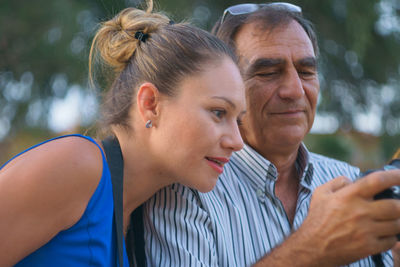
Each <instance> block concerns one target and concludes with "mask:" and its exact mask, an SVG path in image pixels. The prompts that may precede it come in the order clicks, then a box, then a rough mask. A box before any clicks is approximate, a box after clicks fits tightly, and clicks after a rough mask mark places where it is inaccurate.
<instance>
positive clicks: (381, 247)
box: [371, 236, 397, 254]
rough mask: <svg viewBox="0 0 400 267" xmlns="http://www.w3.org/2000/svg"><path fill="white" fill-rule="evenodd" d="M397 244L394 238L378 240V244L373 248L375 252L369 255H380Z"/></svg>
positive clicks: (388, 237)
mask: <svg viewBox="0 0 400 267" xmlns="http://www.w3.org/2000/svg"><path fill="white" fill-rule="evenodd" d="M396 242H397V238H396V236H387V237H382V238H379V241H378V244H377V245H376V246H375V252H373V253H371V254H376V253H380V252H383V251H387V250H389V249H391V248H392V247H393V246H394V245H395V244H396Z"/></svg>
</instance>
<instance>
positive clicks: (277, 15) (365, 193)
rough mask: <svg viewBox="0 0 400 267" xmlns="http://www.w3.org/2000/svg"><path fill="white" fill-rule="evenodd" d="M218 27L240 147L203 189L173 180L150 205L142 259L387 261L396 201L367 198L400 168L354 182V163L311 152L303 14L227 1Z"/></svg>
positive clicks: (313, 80)
mask: <svg viewBox="0 0 400 267" xmlns="http://www.w3.org/2000/svg"><path fill="white" fill-rule="evenodd" d="M214 32H215V33H216V35H217V36H219V37H220V38H222V39H223V40H224V41H226V42H227V43H228V44H230V45H231V46H232V48H233V49H234V50H235V52H236V54H237V55H238V57H239V67H240V69H241V72H242V75H243V78H244V80H245V84H246V90H247V91H246V98H247V113H246V115H245V117H244V119H243V123H242V125H241V134H242V136H243V139H244V141H245V143H246V145H245V147H244V149H243V150H241V151H239V152H237V153H235V154H234V155H233V156H232V159H231V161H230V162H229V163H228V164H226V165H225V168H224V173H223V174H222V175H221V176H220V179H219V181H218V182H217V185H216V188H215V189H214V190H213V191H211V192H210V193H205V194H202V193H199V192H197V191H195V190H191V189H189V188H186V187H184V186H182V185H178V184H175V185H173V186H171V187H169V188H166V189H165V190H161V191H160V192H159V193H158V194H157V195H156V196H155V197H154V198H152V199H151V200H150V201H149V202H148V203H147V204H146V205H145V208H144V216H145V229H146V231H145V240H146V254H147V258H148V262H149V264H150V265H151V266H249V265H252V264H256V265H257V266H337V265H344V264H351V263H353V262H355V261H358V262H357V263H355V264H356V265H355V266H374V264H376V265H379V264H385V265H388V266H391V265H392V264H393V262H392V258H391V255H390V253H388V252H384V253H382V254H379V253H380V252H382V251H386V250H389V249H390V248H391V247H393V246H394V245H395V243H396V238H395V234H396V233H398V232H400V223H399V218H400V203H399V202H398V201H396V200H381V201H373V196H374V195H375V194H377V193H378V192H380V191H382V190H383V189H385V188H387V187H390V186H392V185H394V184H399V183H400V174H399V172H384V173H382V172H381V173H374V174H371V175H369V176H367V177H365V178H363V179H360V180H359V181H357V182H354V183H352V182H351V181H350V180H349V179H348V178H345V177H344V176H346V177H349V178H350V179H352V180H355V179H356V178H357V177H358V175H359V170H358V169H357V168H355V167H352V166H350V165H348V164H346V163H344V162H340V161H337V160H334V159H330V158H327V157H323V156H321V155H317V154H314V153H310V152H309V151H308V150H307V149H306V147H305V146H304V144H303V143H302V141H303V139H304V137H305V135H306V134H307V133H308V132H309V130H310V129H311V126H312V124H313V121H314V116H315V110H316V105H317V98H318V93H319V82H318V73H317V59H316V57H317V53H318V47H317V40H316V38H315V34H314V31H313V29H312V27H311V24H310V23H309V22H308V21H307V20H305V19H304V18H303V17H302V15H301V9H300V8H299V7H297V6H294V5H291V4H285V3H274V4H263V5H257V4H243V5H237V6H233V7H230V8H228V9H227V10H226V11H225V13H224V15H223V16H222V18H221V19H220V20H219V22H217V24H216V27H215V29H214ZM334 177H338V178H336V179H334ZM311 197H312V198H313V200H312V201H311ZM293 232H294V233H293ZM373 254H378V255H376V256H374V257H369V255H373Z"/></svg>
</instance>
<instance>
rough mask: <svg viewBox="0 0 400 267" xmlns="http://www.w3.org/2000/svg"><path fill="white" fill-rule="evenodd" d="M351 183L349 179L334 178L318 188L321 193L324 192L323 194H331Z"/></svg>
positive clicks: (342, 177) (343, 177)
mask: <svg viewBox="0 0 400 267" xmlns="http://www.w3.org/2000/svg"><path fill="white" fill-rule="evenodd" d="M351 183H352V181H351V180H350V179H349V178H347V177H345V176H339V177H336V178H335V179H332V180H330V181H329V182H327V183H325V184H323V185H321V186H320V187H319V190H320V191H322V192H325V193H333V192H336V191H338V190H339V189H341V188H343V187H345V186H347V185H349V184H351Z"/></svg>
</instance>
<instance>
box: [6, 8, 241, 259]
mask: <svg viewBox="0 0 400 267" xmlns="http://www.w3.org/2000/svg"><path fill="white" fill-rule="evenodd" d="M151 9H152V2H151V1H150V2H149V8H148V10H147V11H142V10H138V9H134V8H127V9H125V10H123V11H122V12H120V13H119V14H118V15H117V16H116V17H114V18H113V19H111V20H109V21H107V22H105V23H104V24H103V25H102V26H101V28H100V29H99V30H98V32H97V34H96V36H95V38H94V41H93V44H92V48H91V57H90V58H91V59H90V69H92V67H91V66H92V62H93V58H96V57H95V56H93V55H98V58H100V59H101V60H102V61H103V63H104V64H105V67H106V70H107V72H106V73H105V76H103V77H102V80H110V79H111V82H112V83H111V86H110V88H109V90H108V94H107V96H106V97H105V100H104V106H103V111H104V112H103V113H104V116H103V119H104V122H105V124H106V125H107V126H109V128H110V130H111V132H112V133H113V135H115V137H116V138H117V139H118V141H119V144H120V147H121V150H122V155H123V161H124V168H123V228H124V230H125V231H126V229H127V227H128V224H129V216H130V214H131V213H132V211H133V210H135V209H136V208H137V207H138V206H139V205H140V204H141V203H143V202H144V201H146V200H147V199H148V198H149V197H150V196H151V195H152V194H154V193H155V192H156V191H157V190H159V189H160V188H162V187H164V186H166V185H169V184H172V183H177V182H178V183H182V184H185V185H187V186H190V187H192V188H195V189H198V190H200V191H202V192H205V191H209V190H211V189H212V188H213V186H214V185H215V183H216V181H217V178H218V176H219V174H220V173H221V172H222V171H223V166H224V164H225V163H226V162H228V160H229V157H230V155H231V153H232V152H233V151H236V150H239V149H241V147H242V145H243V142H242V139H241V137H240V133H239V130H238V125H237V123H238V120H240V117H241V116H242V114H243V112H244V109H245V96H244V85H243V81H242V79H241V76H240V73H239V70H238V68H237V67H236V65H235V63H234V62H235V57H234V56H233V54H232V53H231V51H229V49H227V48H226V46H225V45H224V44H223V43H222V42H221V41H219V40H218V39H216V38H215V37H213V36H212V35H210V34H208V33H207V32H205V31H202V30H200V29H197V28H194V27H192V26H189V25H187V24H181V23H178V24H173V23H171V22H170V20H169V19H168V18H167V17H166V16H165V15H163V14H160V13H152V11H151ZM90 72H92V71H90ZM113 212H114V203H113V197H112V185H111V178H110V171H109V166H108V164H107V161H106V157H105V154H104V152H103V150H102V146H101V142H99V141H97V140H94V139H92V138H90V137H87V136H82V135H69V136H61V137H59V138H55V139H52V140H48V141H46V142H43V143H41V144H38V145H36V146H34V147H32V148H30V149H28V150H26V151H24V152H22V153H20V154H19V155H17V156H16V157H14V158H13V159H12V160H10V161H9V162H7V163H6V164H5V165H4V166H2V167H1V169H0V236H1V238H0V266H11V265H15V264H16V266H94V265H96V266H117V258H118V257H117V249H116V241H115V236H116V230H115V225H114V224H113ZM125 231H124V232H125ZM124 262H125V266H128V263H127V255H126V252H124Z"/></svg>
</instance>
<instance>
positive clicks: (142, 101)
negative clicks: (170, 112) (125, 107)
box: [136, 82, 160, 124]
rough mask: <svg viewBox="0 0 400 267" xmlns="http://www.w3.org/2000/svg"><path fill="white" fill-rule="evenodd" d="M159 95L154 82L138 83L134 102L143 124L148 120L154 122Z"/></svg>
mask: <svg viewBox="0 0 400 267" xmlns="http://www.w3.org/2000/svg"><path fill="white" fill-rule="evenodd" d="M159 95H160V92H159V91H158V89H157V87H156V86H155V85H154V84H152V83H149V82H146V83H143V84H142V85H140V87H139V89H138V92H137V97H136V98H137V99H136V101H137V103H136V104H137V107H138V110H139V113H140V116H141V118H142V120H143V123H144V124H145V123H146V122H147V121H148V120H151V121H152V122H153V124H154V122H155V119H156V117H157V115H158V105H159V99H160V98H159Z"/></svg>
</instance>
